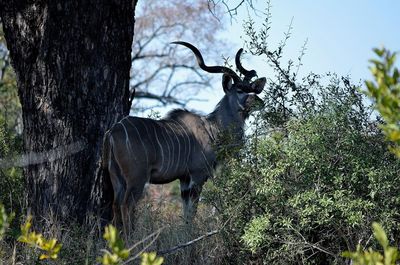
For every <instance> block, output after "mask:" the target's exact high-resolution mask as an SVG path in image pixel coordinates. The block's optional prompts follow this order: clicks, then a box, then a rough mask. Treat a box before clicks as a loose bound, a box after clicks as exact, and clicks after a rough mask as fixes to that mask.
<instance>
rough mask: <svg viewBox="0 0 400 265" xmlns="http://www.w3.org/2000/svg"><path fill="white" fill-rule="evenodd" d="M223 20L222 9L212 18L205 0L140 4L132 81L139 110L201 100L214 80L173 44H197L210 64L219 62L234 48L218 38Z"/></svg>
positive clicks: (133, 48) (135, 107)
mask: <svg viewBox="0 0 400 265" xmlns="http://www.w3.org/2000/svg"><path fill="white" fill-rule="evenodd" d="M220 19H222V14H221V12H220V11H219V9H215V12H214V14H212V13H211V12H210V10H209V6H208V4H207V2H206V1H201V0H200V1H199V0H184V1H178V0H171V1H168V2H165V1H164V2H163V1H156V0H149V1H146V2H139V3H138V6H137V8H136V22H135V36H134V41H133V47H132V69H131V82H130V90H131V92H133V91H135V101H134V102H133V106H132V110H133V111H141V110H146V109H150V108H151V109H154V107H165V106H166V105H169V104H173V105H178V106H180V107H185V106H186V104H187V103H188V102H190V101H192V100H199V98H198V97H196V95H197V94H198V92H199V91H200V90H202V89H204V88H209V87H210V83H211V76H210V75H209V74H205V73H204V72H202V71H199V69H198V67H197V66H195V64H194V61H193V55H192V54H190V53H188V52H187V51H184V50H182V49H177V46H176V45H171V44H170V42H171V41H174V40H185V41H188V42H192V43H195V44H196V45H197V46H198V47H199V48H200V49H201V50H202V51H204V53H203V54H205V55H204V56H205V57H207V60H208V61H211V62H212V59H213V58H214V60H215V61H216V60H217V59H219V58H221V56H222V54H223V52H224V51H225V50H229V46H228V45H227V44H226V43H225V42H224V41H222V40H221V39H220V38H218V36H219V32H220V31H221V29H222V28H223V27H222V25H223V24H222V20H220ZM210 47H212V48H211V49H210ZM191 65H193V66H191Z"/></svg>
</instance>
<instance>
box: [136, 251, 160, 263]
mask: <svg viewBox="0 0 400 265" xmlns="http://www.w3.org/2000/svg"><path fill="white" fill-rule="evenodd" d="M140 256H141V258H142V261H141V262H140V265H161V264H163V262H164V258H163V257H157V253H155V252H150V253H146V252H144V253H142V254H141V255H140Z"/></svg>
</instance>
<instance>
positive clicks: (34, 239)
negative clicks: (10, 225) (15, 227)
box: [18, 216, 62, 260]
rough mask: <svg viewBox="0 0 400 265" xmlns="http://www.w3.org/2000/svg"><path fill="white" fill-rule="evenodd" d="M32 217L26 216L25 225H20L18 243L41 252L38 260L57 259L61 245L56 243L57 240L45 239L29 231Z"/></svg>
mask: <svg viewBox="0 0 400 265" xmlns="http://www.w3.org/2000/svg"><path fill="white" fill-rule="evenodd" d="M31 221H32V216H28V218H27V220H26V222H25V224H23V225H21V236H20V237H19V238H18V241H19V242H22V243H26V244H28V245H29V246H31V247H33V248H37V249H40V250H42V253H41V254H40V256H39V260H44V259H57V258H58V253H59V252H60V250H61V247H62V245H61V244H59V243H57V239H55V238H50V239H46V238H44V237H43V235H42V234H40V233H36V232H35V231H30V229H31V227H32V222H31Z"/></svg>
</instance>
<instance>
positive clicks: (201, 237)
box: [157, 230, 220, 255]
mask: <svg viewBox="0 0 400 265" xmlns="http://www.w3.org/2000/svg"><path fill="white" fill-rule="evenodd" d="M219 231H220V230H213V231H210V232H208V233H207V234H204V235H202V236H199V237H198V238H195V239H193V240H191V241H188V242H186V243H183V244H179V245H176V246H174V247H172V248H170V249H165V250H160V251H157V255H165V254H170V253H172V252H175V251H177V250H179V249H181V248H185V247H188V246H190V245H193V244H194V243H196V242H197V241H200V240H202V239H204V238H206V237H210V236H212V235H215V234H217V233H219Z"/></svg>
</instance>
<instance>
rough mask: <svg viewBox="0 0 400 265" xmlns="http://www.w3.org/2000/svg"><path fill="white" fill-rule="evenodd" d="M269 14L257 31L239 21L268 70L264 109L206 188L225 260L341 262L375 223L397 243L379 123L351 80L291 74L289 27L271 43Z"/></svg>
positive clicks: (394, 169) (392, 163)
mask: <svg viewBox="0 0 400 265" xmlns="http://www.w3.org/2000/svg"><path fill="white" fill-rule="evenodd" d="M269 19H270V17H269V16H267V19H266V21H265V22H264V24H263V28H262V29H261V31H259V32H257V30H255V28H254V27H255V24H254V22H252V21H249V22H248V23H246V24H245V29H246V33H247V38H248V40H246V43H247V46H248V48H249V49H250V51H251V52H252V53H253V54H258V55H260V56H265V58H266V59H267V62H268V64H269V65H270V66H271V67H272V69H273V73H274V74H275V76H274V77H271V79H270V80H268V82H269V83H268V84H267V85H266V86H267V87H268V88H269V89H268V90H267V91H266V96H265V103H266V104H265V106H266V107H265V109H264V111H262V112H261V113H260V114H259V115H258V116H257V117H255V121H254V124H255V125H256V126H255V129H254V131H253V135H251V136H250V137H249V141H248V143H247V145H246V147H245V149H244V150H242V152H241V153H240V154H239V155H238V156H236V157H234V158H229V156H227V154H229V150H222V152H221V153H222V154H221V156H222V157H227V159H226V161H224V163H223V165H222V170H220V172H223V174H222V175H221V176H219V177H217V178H215V180H214V182H213V183H210V184H208V185H209V189H208V193H207V194H206V196H207V200H208V201H209V202H210V203H212V204H214V206H215V207H216V209H219V211H220V213H221V215H222V222H224V223H225V222H226V223H227V225H226V228H225V232H224V233H223V236H224V237H225V240H224V242H225V244H226V248H227V249H229V250H231V251H230V252H228V253H226V259H227V263H230V262H231V263H232V262H235V263H249V261H251V262H253V263H255V264H277V263H278V264H341V263H343V262H344V259H343V258H342V257H341V253H342V252H343V251H345V250H347V249H356V246H357V244H358V243H360V242H364V243H365V242H368V244H371V246H372V247H374V246H375V245H374V244H375V242H373V241H371V240H369V239H370V234H369V232H368V231H369V226H370V224H371V223H372V222H373V221H379V222H380V223H382V224H383V225H384V226H385V227H386V228H387V232H388V234H389V235H390V237H392V238H393V240H394V241H395V242H396V243H397V242H398V241H399V240H400V238H399V236H398V235H399V227H400V226H399V225H400V223H399V221H398V217H397V216H398V210H397V209H399V206H400V200H399V199H398V194H399V192H400V188H399V186H398V185H397V183H398V180H399V177H398V171H399V170H400V163H399V161H398V160H397V159H396V157H395V156H393V155H392V154H391V153H390V152H388V150H387V148H388V145H389V143H388V142H387V141H386V139H385V136H384V134H383V133H382V131H381V130H380V127H379V124H380V122H379V120H378V121H377V120H374V119H373V117H374V115H372V113H373V110H372V109H371V108H370V107H369V106H366V105H365V104H364V102H365V99H364V97H363V94H362V93H361V92H359V89H358V86H356V85H353V84H352V83H351V81H350V79H349V78H347V77H338V76H337V75H335V74H330V73H328V74H326V75H324V76H323V75H318V74H314V73H311V74H309V75H308V76H306V77H305V78H302V79H301V80H299V79H298V76H297V72H298V71H297V70H298V67H299V66H300V65H301V62H300V61H299V62H298V64H297V67H296V66H295V64H294V63H293V62H292V61H289V62H288V63H287V64H286V66H285V64H284V63H282V58H283V57H282V52H283V51H284V48H285V45H286V41H287V39H288V37H289V36H290V29H289V31H288V33H287V34H286V37H285V39H284V40H283V41H282V42H281V43H280V44H279V46H278V48H277V49H275V50H271V49H270V47H269V46H268V41H267V40H266V39H267V37H268V34H269V33H268V31H269ZM326 78H328V80H326Z"/></svg>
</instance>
